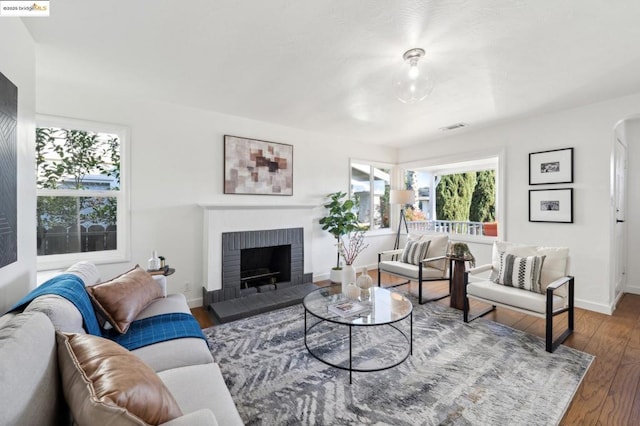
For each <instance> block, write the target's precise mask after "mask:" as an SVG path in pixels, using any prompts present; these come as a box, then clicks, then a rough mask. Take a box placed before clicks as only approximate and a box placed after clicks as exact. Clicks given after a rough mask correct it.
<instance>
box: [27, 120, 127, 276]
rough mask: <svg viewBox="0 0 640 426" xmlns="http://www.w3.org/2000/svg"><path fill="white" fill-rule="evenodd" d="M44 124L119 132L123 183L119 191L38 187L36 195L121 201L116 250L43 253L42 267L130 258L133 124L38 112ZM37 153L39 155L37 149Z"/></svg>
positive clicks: (38, 264) (99, 131) (37, 125)
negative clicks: (130, 184)
mask: <svg viewBox="0 0 640 426" xmlns="http://www.w3.org/2000/svg"><path fill="white" fill-rule="evenodd" d="M40 127H56V128H63V129H74V130H84V131H89V132H96V133H112V134H117V135H118V138H119V140H120V184H119V190H118V191H108V192H105V191H91V190H74V189H36V196H62V197H64V196H70V197H78V196H82V197H94V196H95V197H104V196H105V194H109V196H110V197H114V196H115V198H116V200H117V202H118V210H117V215H116V223H117V233H116V240H117V248H116V249H115V250H105V251H93V252H79V253H66V254H51V255H46V256H44V255H40V256H38V257H37V268H38V271H45V270H50V269H57V268H66V267H69V266H71V265H72V264H74V263H76V262H78V261H81V260H87V261H90V262H93V263H97V264H104V263H117V262H126V261H128V260H129V258H130V253H131V238H130V232H129V227H130V211H129V205H130V200H129V158H130V157H129V134H130V132H129V128H128V127H126V126H123V125H118V124H110V123H100V122H96V121H88V120H81V119H75V118H68V117H57V116H53V115H43V114H37V115H36V128H40ZM33 154H34V157H35V152H34V153H33Z"/></svg>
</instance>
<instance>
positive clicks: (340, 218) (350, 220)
mask: <svg viewBox="0 0 640 426" xmlns="http://www.w3.org/2000/svg"><path fill="white" fill-rule="evenodd" d="M346 196H347V194H346V193H344V192H341V191H338V192H334V193H332V194H329V195H328V198H329V202H328V203H327V204H325V205H324V207H325V208H327V209H329V211H328V214H327V215H326V216H325V217H323V218H322V219H320V225H322V229H323V230H325V231H328V232H329V233H330V234H331V235H333V237H334V238H335V239H336V244H337V246H338V253H337V255H336V266H335V267H334V268H332V269H331V281H332V282H342V279H341V268H340V250H339V248H340V244H341V241H342V240H341V237H342V236H343V235H347V234H349V233H350V232H354V231H357V230H358V229H359V226H358V216H357V215H356V214H355V213H354V211H353V210H354V208H355V207H356V203H355V202H354V201H353V200H349V199H346V200H344V201H343V198H345V197H346Z"/></svg>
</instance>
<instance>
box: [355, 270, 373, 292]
mask: <svg viewBox="0 0 640 426" xmlns="http://www.w3.org/2000/svg"><path fill="white" fill-rule="evenodd" d="M356 285H357V286H358V287H360V288H361V289H363V290H369V288H370V287H371V286H372V285H373V279H372V278H371V277H370V276H369V274H368V273H367V268H366V267H364V268H362V273H361V274H360V276H359V277H358V280H357V281H356Z"/></svg>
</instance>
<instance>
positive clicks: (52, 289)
mask: <svg viewBox="0 0 640 426" xmlns="http://www.w3.org/2000/svg"><path fill="white" fill-rule="evenodd" d="M45 294H55V295H57V296H60V297H64V298H65V299H67V300H68V301H69V302H71V303H73V305H74V306H75V307H76V308H77V309H78V311H80V314H82V320H83V321H84V329H85V330H86V331H87V333H89V334H93V335H96V336H102V333H101V332H100V325H98V319H97V318H96V313H95V311H94V310H93V305H92V304H91V300H90V299H89V295H88V294H87V291H86V290H85V289H84V282H83V281H82V280H81V279H80V278H78V277H77V276H75V275H72V274H62V275H58V276H56V277H53V278H51V279H50V280H49V281H46V282H45V283H43V284H42V285H40V286H39V287H36V288H34V289H33V290H31V292H29V294H27V295H26V296H25V297H23V298H22V299H21V300H20V301H19V302H18V303H16V304H15V305H13V307H12V308H11V309H10V310H9V312H13V311H16V310H19V309H22V308H24V306H25V305H27V304H28V303H29V302H31V301H32V300H33V299H35V298H36V297H38V296H42V295H45Z"/></svg>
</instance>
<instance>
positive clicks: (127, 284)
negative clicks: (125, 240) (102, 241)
mask: <svg viewBox="0 0 640 426" xmlns="http://www.w3.org/2000/svg"><path fill="white" fill-rule="evenodd" d="M87 292H88V293H89V296H90V297H91V300H92V301H93V304H94V305H95V307H96V309H97V310H98V311H99V313H100V314H102V315H103V316H104V317H105V318H106V320H107V321H109V323H111V325H112V326H113V328H115V329H116V330H117V331H118V332H119V333H122V334H124V333H126V332H127V330H128V329H129V325H130V324H131V322H132V321H133V320H134V319H136V317H137V316H138V314H139V313H140V312H141V311H142V310H143V309H144V308H146V307H147V306H148V305H149V304H150V303H151V302H152V301H153V300H154V299H157V298H159V297H162V289H161V288H160V286H159V285H158V283H156V281H155V280H154V279H153V277H152V276H151V275H150V274H149V273H148V272H147V271H145V270H144V269H142V268H140V266H138V265H136V266H135V268H133V269H132V270H130V271H128V272H125V273H124V274H122V275H120V276H118V277H116V278H114V279H112V280H111V281H107V282H104V283H100V284H96V285H94V286H90V287H87Z"/></svg>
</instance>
